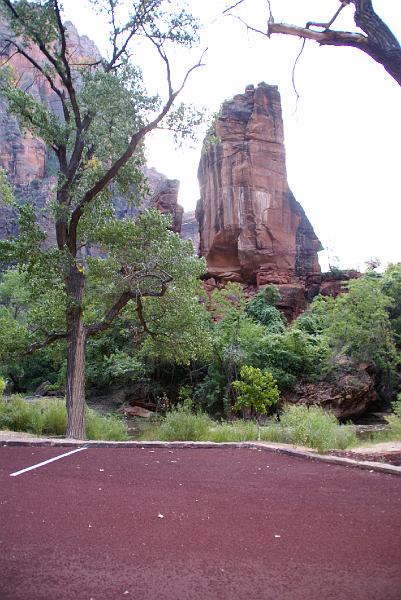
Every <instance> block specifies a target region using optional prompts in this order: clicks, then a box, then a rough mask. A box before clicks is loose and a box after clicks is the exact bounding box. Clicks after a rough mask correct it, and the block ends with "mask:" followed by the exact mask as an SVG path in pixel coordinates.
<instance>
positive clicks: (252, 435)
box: [207, 420, 258, 443]
mask: <svg viewBox="0 0 401 600" xmlns="http://www.w3.org/2000/svg"><path fill="white" fill-rule="evenodd" d="M257 439H258V427H257V425H256V423H255V422H254V421H242V420H239V421H234V422H233V423H219V424H216V425H215V426H214V427H212V428H211V429H210V430H209V432H208V437H207V440H208V441H210V442H220V443H221V442H250V441H252V440H257Z"/></svg>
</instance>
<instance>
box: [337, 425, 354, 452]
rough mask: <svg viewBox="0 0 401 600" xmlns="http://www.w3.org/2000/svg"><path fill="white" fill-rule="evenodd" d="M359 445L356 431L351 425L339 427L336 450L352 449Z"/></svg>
mask: <svg viewBox="0 0 401 600" xmlns="http://www.w3.org/2000/svg"><path fill="white" fill-rule="evenodd" d="M357 444H358V439H357V437H356V433H355V430H354V429H353V428H352V426H349V425H339V426H338V427H337V430H336V440H335V444H334V448H335V449H338V450H345V449H346V448H352V447H354V446H356V445H357Z"/></svg>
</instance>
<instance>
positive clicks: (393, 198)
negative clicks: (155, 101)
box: [64, 0, 401, 270]
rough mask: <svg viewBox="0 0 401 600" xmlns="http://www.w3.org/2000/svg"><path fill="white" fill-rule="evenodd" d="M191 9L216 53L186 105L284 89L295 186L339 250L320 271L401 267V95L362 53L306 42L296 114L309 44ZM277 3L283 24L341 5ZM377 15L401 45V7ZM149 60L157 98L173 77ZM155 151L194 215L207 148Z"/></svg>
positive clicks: (258, 12)
mask: <svg viewBox="0 0 401 600" xmlns="http://www.w3.org/2000/svg"><path fill="white" fill-rule="evenodd" d="M85 1H86V0H65V2H64V8H65V13H66V17H67V18H69V19H70V20H72V21H73V22H74V23H75V25H76V26H77V28H78V31H79V33H80V34H81V35H82V34H86V35H88V36H89V37H91V38H92V39H94V41H95V42H96V43H97V44H98V46H99V47H100V48H101V49H102V48H104V45H105V37H106V36H105V30H104V29H103V28H102V27H101V26H100V25H99V23H96V21H94V19H93V18H89V17H88V14H89V13H88V12H87V9H86V6H85ZM232 3H233V4H234V1H233V2H232ZM127 4H128V3H127ZM188 5H189V7H190V9H191V10H192V12H193V13H194V14H197V15H199V17H200V18H201V20H202V21H203V22H204V29H203V32H202V41H201V46H200V49H204V48H205V47H208V51H207V53H206V55H205V62H206V63H207V64H206V66H205V67H203V68H202V69H198V70H197V71H196V72H195V73H194V74H193V76H192V77H191V79H190V80H189V81H188V84H187V87H186V89H185V93H184V94H183V96H182V99H183V100H185V101H187V102H188V101H191V102H193V103H195V104H197V105H199V106H206V107H207V108H208V109H209V110H210V111H211V112H215V111H217V110H218V109H219V106H220V104H221V103H222V102H223V101H224V100H226V99H229V98H231V97H232V96H233V95H235V94H238V93H243V91H244V89H245V86H246V85H247V84H251V83H252V84H255V85H256V84H257V83H259V82H260V81H265V82H266V83H269V84H274V85H278V87H279V90H280V93H281V98H282V104H283V118H284V131H285V145H286V151H287V171H288V180H289V184H290V187H291V188H292V191H293V193H294V195H295V197H296V198H297V200H298V201H299V202H300V203H301V204H302V206H303V207H304V209H305V211H306V213H307V215H308V217H309V219H310V221H311V223H312V225H313V226H314V228H315V231H316V233H317V235H318V236H319V237H320V240H321V242H322V244H323V246H324V247H325V248H329V251H328V252H325V253H323V252H322V253H321V264H322V267H323V268H324V269H325V268H327V266H328V262H330V263H331V264H338V266H340V267H343V268H346V267H354V268H360V269H361V270H363V269H364V266H365V265H364V263H365V261H367V260H369V259H371V258H373V257H375V258H376V257H377V258H379V259H380V260H381V261H382V264H383V266H385V265H386V264H387V263H388V262H399V261H401V242H400V239H401V88H400V87H399V86H397V84H396V83H395V81H393V80H392V78H391V77H390V76H389V75H388V74H387V73H386V71H385V70H384V69H383V67H381V65H379V64H377V63H375V62H374V61H373V60H372V59H371V58H369V57H368V56H366V55H364V54H363V53H362V52H358V51H357V50H355V49H352V48H331V47H327V46H326V47H321V48H320V47H319V46H318V45H317V44H316V43H314V42H307V44H306V47H305V50H304V53H303V55H302V57H301V59H300V61H299V63H298V67H297V70H296V83H297V88H298V91H299V94H300V99H299V102H298V106H297V110H296V112H294V110H295V102H296V96H295V92H294V90H293V88H292V83H291V72H292V66H293V63H294V60H295V57H296V56H297V54H298V52H299V50H300V47H301V41H300V40H298V39H297V38H290V37H288V36H273V37H272V38H271V39H267V38H266V37H264V36H262V35H258V34H256V33H253V32H251V31H247V30H246V28H245V27H244V25H242V24H241V23H240V22H239V21H238V20H236V19H234V18H230V17H219V15H220V14H221V10H222V8H224V7H226V6H227V5H229V0H202V2H199V1H195V0H192V1H191V0H189V2H188ZM271 5H272V9H273V14H274V17H275V20H276V21H286V22H290V23H295V24H298V25H304V24H305V23H306V22H307V21H309V20H316V21H320V20H322V21H324V20H326V21H327V20H328V19H329V18H330V17H331V16H332V15H333V14H334V12H335V11H336V9H337V8H338V5H339V2H338V0H303V1H301V0H298V1H296V2H294V0H271ZM374 6H375V9H376V12H377V13H378V14H379V15H380V16H381V17H382V18H383V19H384V20H385V22H386V23H387V24H388V25H389V26H390V28H391V29H392V31H393V32H394V33H395V35H396V36H397V37H398V39H401V2H400V1H399V0H374ZM237 14H240V15H241V16H242V18H243V19H244V20H246V21H247V22H248V23H250V24H251V25H253V26H254V27H256V28H258V29H262V30H263V29H265V27H266V20H267V17H268V14H267V2H266V0H246V2H244V3H243V5H242V6H241V11H240V12H239V11H238V12H237ZM352 14H353V12H352V7H351V6H350V7H347V8H346V9H345V10H344V11H343V14H342V15H341V18H340V19H339V20H338V22H336V25H337V28H342V29H345V30H348V31H354V30H355V25H354V22H353V19H352ZM199 55H200V50H199V49H197V50H196V51H195V52H192V53H190V52H188V51H185V52H181V53H177V54H176V56H175V57H173V58H172V64H173V65H175V66H176V68H177V81H179V75H180V73H182V72H183V70H184V69H185V68H186V66H190V65H191V64H192V63H193V62H196V60H197V59H198V57H199ZM141 62H142V64H143V65H144V67H145V69H144V74H145V76H146V77H147V79H148V80H149V85H150V87H152V86H153V90H152V91H155V90H156V89H159V85H160V84H162V83H163V76H162V74H161V73H160V72H159V71H158V66H157V62H155V61H154V60H153V58H152V54H151V53H150V50H149V49H148V50H145V47H144V48H143V55H142V56H141ZM159 91H160V92H161V93H162V92H163V87H161V89H160V90H159ZM147 147H148V152H147V154H148V163H149V166H154V167H156V168H157V169H158V170H159V171H161V172H163V173H165V174H166V175H167V176H168V177H171V178H176V179H179V180H180V181H181V189H180V202H181V204H183V206H184V207H185V210H193V209H194V207H195V204H196V201H197V199H198V197H199V188H198V184H197V176H196V173H197V167H198V162H199V157H200V145H199V146H198V147H196V148H194V149H189V148H185V149H183V150H178V149H176V148H175V147H174V145H173V143H172V142H171V141H169V140H168V139H167V138H166V136H165V135H163V134H159V133H156V134H154V135H152V137H151V138H150V139H149V140H148V143H147ZM335 257H338V259H339V263H337V262H336V258H335Z"/></svg>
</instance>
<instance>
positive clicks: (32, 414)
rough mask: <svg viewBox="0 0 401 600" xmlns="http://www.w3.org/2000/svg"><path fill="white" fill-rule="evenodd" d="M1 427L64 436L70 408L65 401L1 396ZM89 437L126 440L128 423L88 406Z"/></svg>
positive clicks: (87, 429)
mask: <svg viewBox="0 0 401 600" xmlns="http://www.w3.org/2000/svg"><path fill="white" fill-rule="evenodd" d="M0 429H10V430H11V431H27V432H30V433H35V434H36V435H40V434H42V433H46V434H48V435H65V431H66V429H67V411H66V407H65V403H64V401H63V400H40V401H39V402H27V401H26V400H24V398H22V397H21V396H18V395H15V396H11V398H10V400H8V401H6V400H5V399H3V398H0ZM86 437H87V438H88V439H89V440H127V439H128V434H127V426H126V424H125V423H124V421H123V420H122V419H121V418H120V417H116V416H111V415H109V416H103V415H100V414H99V413H97V412H96V411H94V410H91V409H87V413H86Z"/></svg>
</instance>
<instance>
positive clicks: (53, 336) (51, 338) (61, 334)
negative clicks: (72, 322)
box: [24, 331, 67, 354]
mask: <svg viewBox="0 0 401 600" xmlns="http://www.w3.org/2000/svg"><path fill="white" fill-rule="evenodd" d="M66 338H67V332H66V331H54V332H53V333H49V335H48V336H47V338H46V339H44V340H42V341H41V342H34V343H33V344H31V345H30V346H29V348H28V349H27V350H26V351H25V352H24V354H33V352H36V350H40V349H41V348H46V346H50V344H53V343H54V342H57V341H58V340H63V339H66Z"/></svg>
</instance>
